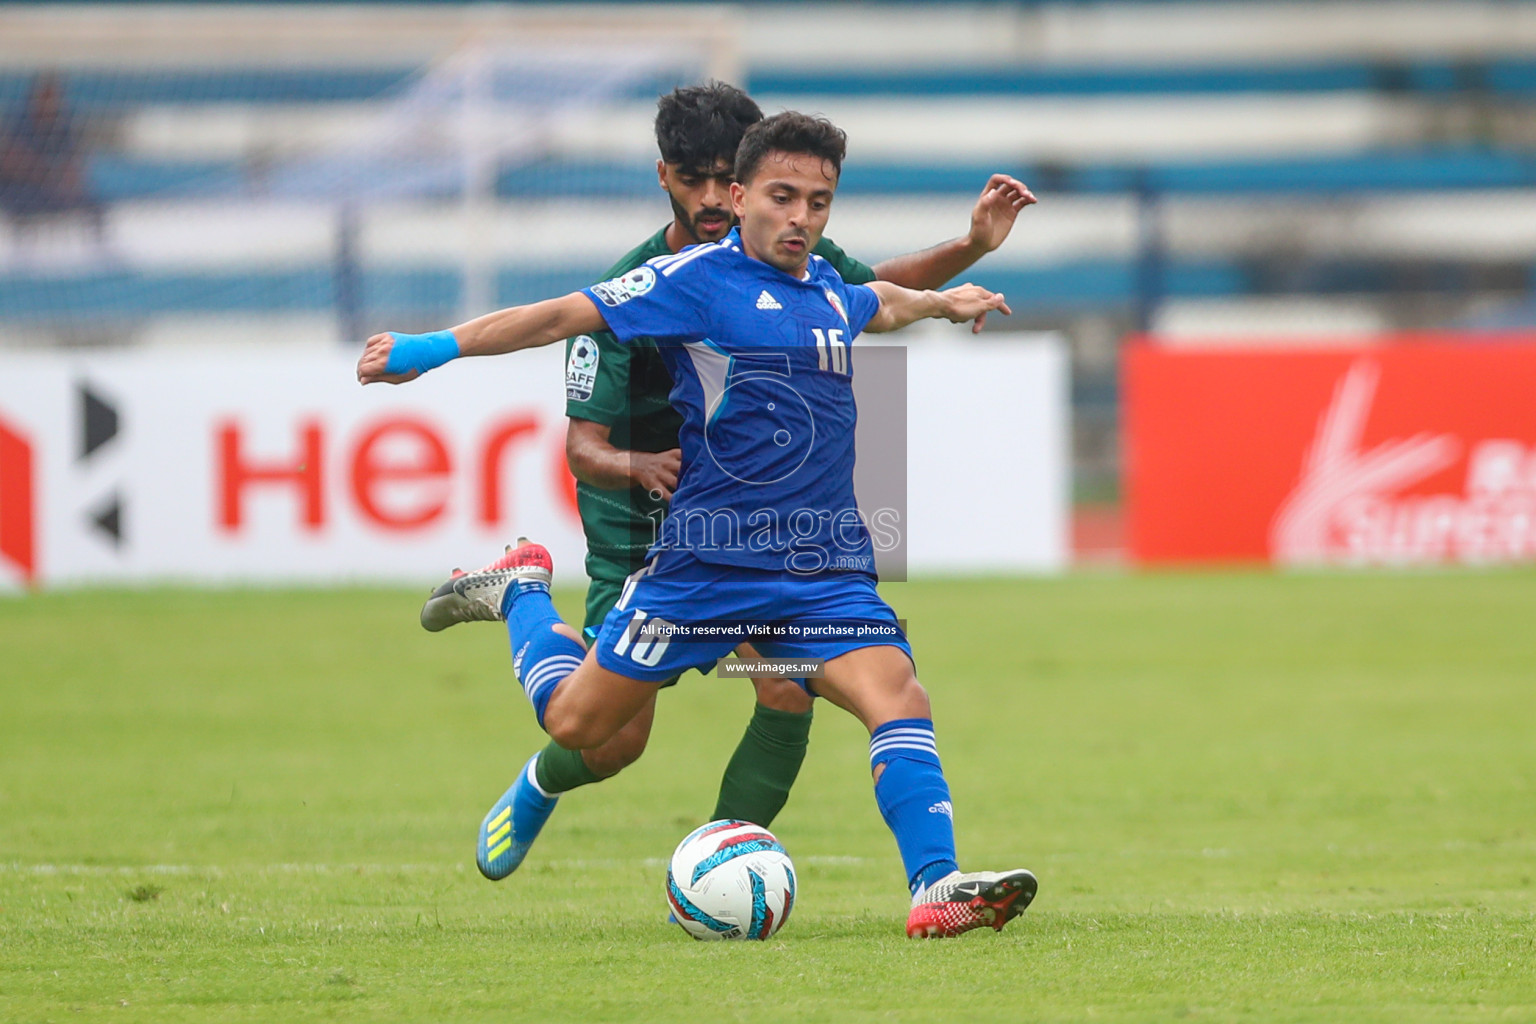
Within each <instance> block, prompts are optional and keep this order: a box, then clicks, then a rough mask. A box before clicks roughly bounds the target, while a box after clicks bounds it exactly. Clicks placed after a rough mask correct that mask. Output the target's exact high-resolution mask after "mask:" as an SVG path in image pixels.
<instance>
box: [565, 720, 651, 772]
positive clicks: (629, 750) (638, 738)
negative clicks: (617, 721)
mask: <svg viewBox="0 0 1536 1024" xmlns="http://www.w3.org/2000/svg"><path fill="white" fill-rule="evenodd" d="M647 739H649V737H648V735H646V734H643V733H637V732H634V731H632V730H622V731H620V733H619V734H618V735H617V736H615V737H614V738H613V739H611V740H609V741H608V742H607V743H604V744H603V745H602V746H600V747H597V748H596V749H594V750H587V751H584V752H583V753H582V755H581V757H582V760H583V761H585V762H586V764H587V767H588V768H590V769H591V770H592V774H593V775H596V776H597V777H598V778H600V779H606V778H610V777H612V776H614V775H617V774H619V772H621V771H623V770H624V769H625V768H628V767H629V766H630V765H632V764H634V763H635V762H636V761H638V760H640V755H641V754H643V753H645V745H646V741H647Z"/></svg>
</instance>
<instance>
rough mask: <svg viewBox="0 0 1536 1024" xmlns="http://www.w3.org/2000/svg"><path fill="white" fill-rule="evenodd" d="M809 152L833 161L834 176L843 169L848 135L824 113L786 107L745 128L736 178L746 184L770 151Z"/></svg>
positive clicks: (737, 160)
mask: <svg viewBox="0 0 1536 1024" xmlns="http://www.w3.org/2000/svg"><path fill="white" fill-rule="evenodd" d="M775 151H777V152H780V153H809V154H810V155H811V156H814V157H820V158H821V159H822V160H825V161H827V162H828V163H830V164H831V165H832V172H833V175H834V176H841V175H842V173H843V157H844V156H846V155H847V154H848V135H847V133H846V132H844V131H843V130H842V129H841V128H839V127H838V126H837V125H835V124H833V123H832V122H831V121H828V120H827V119H826V118H824V117H815V116H812V115H810V114H802V113H799V112H798V111H794V110H786V111H784V113H782V114H774V115H773V116H772V117H770V118H767V119H766V120H763V121H759V122H758V123H757V124H755V125H753V126H752V127H751V128H748V129H747V132H746V134H745V135H743V136H742V137H741V146H740V148H738V149H737V150H736V180H737V181H739V182H741V183H742V184H743V185H745V184H746V183H747V182H748V181H750V180H751V179H752V175H753V174H755V173H757V168H758V165H759V164H761V163H762V162H763V158H764V157H766V156H767V155H768V154H769V153H772V152H775Z"/></svg>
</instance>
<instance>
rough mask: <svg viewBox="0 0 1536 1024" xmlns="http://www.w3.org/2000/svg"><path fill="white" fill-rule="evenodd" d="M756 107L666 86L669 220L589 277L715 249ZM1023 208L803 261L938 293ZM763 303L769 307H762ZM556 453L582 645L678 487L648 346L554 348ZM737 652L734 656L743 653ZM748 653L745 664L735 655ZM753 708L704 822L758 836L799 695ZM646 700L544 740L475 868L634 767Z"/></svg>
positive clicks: (486, 837)
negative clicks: (580, 552)
mask: <svg viewBox="0 0 1536 1024" xmlns="http://www.w3.org/2000/svg"><path fill="white" fill-rule="evenodd" d="M762 118H763V114H762V111H761V110H760V109H758V106H757V104H756V103H754V102H753V101H752V99H751V98H750V97H749V96H747V95H746V94H745V93H744V92H742V91H741V90H739V89H737V88H735V87H734V86H730V85H726V84H724V83H721V82H710V83H708V84H707V85H702V86H693V87H689V88H683V89H677V90H674V91H673V92H672V93H669V94H668V95H666V96H663V97H661V100H660V102H659V103H658V109H657V115H656V142H657V145H658V147H659V148H660V150H661V158H660V159H659V160H658V161H657V163H656V169H657V175H658V177H659V179H660V184H661V187H662V189H663V190H664V191H666V192H667V194H668V197H669V198H670V200H671V203H672V212H673V219H672V221H671V223H669V224H668V225H667V226H666V227H664V228H662V229H661V230H660V231H658V232H656V234H654V235H652V236H651V237H650V238H648V239H646V240H645V241H644V242H642V243H641V244H640V245H638V246H636V247H635V248H634V249H632V250H630V252H628V253H626V254H625V256H624V257H623V258H622V259H620V260H619V261H618V262H617V263H615V264H614V265H613V266H612V267H610V268H609V269H608V271H607V272H606V273H605V274H604V275H603V277H602V278H601V279H600V280H608V279H611V278H616V277H619V276H620V275H622V274H625V273H627V272H629V271H631V270H634V269H635V268H636V267H639V266H640V265H641V264H643V263H645V262H646V261H647V260H650V259H653V258H655V257H657V256H667V255H671V254H672V253H675V252H677V251H678V250H680V249H682V248H684V247H685V246H689V245H694V244H696V243H700V242H714V241H718V240H720V239H721V238H723V237H725V235H726V234H727V233H728V232H729V231H730V230H731V228H732V227H734V226H735V223H736V221H735V218H734V216H733V215H732V213H731V198H730V184H731V181H732V177H733V175H732V169H733V167H734V164H735V158H736V148H737V146H738V144H739V143H740V142H741V137H742V135H743V134H744V133H745V132H746V130H747V129H748V128H749V127H751V126H752V125H754V124H756V123H757V122H758V121H761V120H762ZM1033 202H1035V197H1034V196H1033V195H1032V194H1031V193H1030V191H1029V189H1027V188H1026V187H1025V186H1024V185H1023V184H1022V183H1020V182H1019V181H1017V180H1016V179H1014V178H1011V177H1008V176H1007V175H1003V174H995V175H993V176H992V177H991V179H990V180H989V181H988V182H987V185H986V187H985V188H984V189H983V190H982V193H981V198H980V199H979V200H978V201H977V203H976V206H975V208H974V209H973V210H972V212H971V228H970V231H969V232H968V233H967V234H966V235H965V236H963V237H960V238H956V239H953V240H952V241H949V242H945V243H942V244H940V245H937V246H934V247H933V248H931V249H925V250H923V251H921V252H917V253H911V254H908V255H905V256H898V257H895V258H893V259H890V260H886V261H884V262H882V263H880V264H878V265H876V266H875V267H873V268H871V267H869V266H866V265H865V264H863V263H860V262H859V261H857V260H855V259H852V258H851V257H849V256H848V255H846V254H845V253H844V252H843V251H842V250H841V249H839V248H838V247H837V246H836V245H834V244H832V242H830V241H829V240H827V239H822V240H821V241H820V242H819V243H818V245H817V246H816V248H815V250H814V251H815V253H816V255H818V256H821V257H822V258H823V259H825V260H827V262H828V263H830V264H831V265H832V268H833V269H834V270H836V271H837V272H838V274H839V275H840V276H841V277H842V278H843V280H844V281H846V282H848V283H849V284H865V283H868V282H870V281H874V280H877V279H879V280H883V281H890V282H892V283H895V284H899V285H903V286H905V287H908V288H916V289H926V288H937V287H939V286H940V285H942V284H944V283H945V282H946V281H948V280H950V279H951V278H953V277H955V276H956V275H957V274H960V273H962V272H963V271H965V270H966V269H967V268H969V267H970V266H971V265H972V264H973V263H975V262H976V260H978V259H980V258H981V257H982V256H983V255H985V254H986V253H988V252H991V251H993V250H994V249H996V248H997V247H998V246H999V245H1001V244H1002V243H1003V241H1004V239H1006V238H1007V237H1008V233H1009V231H1011V230H1012V228H1013V223H1014V220H1015V218H1016V217H1017V216H1018V213H1019V211H1020V210H1022V209H1023V208H1024V207H1025V206H1028V205H1029V204H1031V203H1033ZM765 298H766V299H767V301H773V300H772V299H771V298H768V297H766V295H765ZM565 380H566V414H567V416H569V417H570V426H569V430H568V433H567V435H566V456H567V458H568V460H569V462H570V467H571V472H572V473H573V474H574V475H575V477H576V480H577V485H576V494H577V503H578V506H579V508H580V512H581V522H582V528H583V530H584V532H585V533H586V538H587V559H586V569H587V576H588V577H589V578H590V580H591V583H590V584H589V586H588V589H587V606H586V621H585V623H584V629H583V633H584V635H585V636H586V638H587V641H588V643H590V642H591V640H592V639H593V637H594V636H595V635H596V631H597V630H598V629H599V628H600V627H601V626H602V623H603V619H604V618H605V617H606V616H607V614H608V612H609V610H611V609H612V608H613V606H614V605H615V604H616V603H617V602H618V600H619V595H620V592H621V590H622V589H623V586H624V582H625V580H626V578H627V577H628V576H629V575H630V574H631V573H634V572H635V571H637V570H639V569H640V568H641V567H643V566H644V565H645V559H646V552H647V550H648V549H649V548H650V546H651V544H652V543H653V542H654V541H655V539H656V536H657V532H658V530H659V529H660V526H661V521H662V519H663V518H664V517H665V516H666V514H667V507H668V502H669V500H670V499H671V497H672V490H673V488H674V487H676V486H677V476H678V470H679V467H680V465H681V453H680V452H679V450H678V429H679V427H680V426H681V424H682V417H681V416H680V415H678V413H677V412H676V411H675V410H674V409H673V408H672V405H671V403H670V400H669V397H668V396H669V392H670V391H671V388H672V378H671V375H670V374H669V373H668V372H667V369H666V366H665V365H664V364H663V362H662V360H661V356H660V354H659V353H658V352H657V350H656V349H655V348H654V347H653V346H646V345H641V344H629V345H624V344H620V343H619V342H618V340H617V339H616V338H614V337H613V336H612V335H611V334H607V333H598V334H593V335H582V336H580V337H576V338H572V339H570V340H569V341H568V342H567V343H566V378H565ZM743 646H745V645H743ZM748 653H750V652H748ZM752 682H753V686H754V687H755V689H756V691H757V705H756V708H755V709H754V712H753V715H752V719H751V721H750V722H749V723H748V725H747V730H746V734H745V735H744V736H743V737H742V740H741V743H740V744H739V745H738V747H737V749H736V752H735V754H734V755H733V756H732V758H731V760H730V762H729V764H728V765H727V767H726V771H725V776H724V778H723V780H722V781H721V785H720V795H719V799H718V802H717V803H716V806H715V810H714V814H713V818H716V819H718V818H739V819H741V820H744V821H751V822H754V823H756V824H759V825H762V826H764V827H767V826H768V825H769V824H770V823H771V822H772V821H773V819H774V817H775V816H776V815H777V814H778V812H779V811H780V810H781V809H782V808H783V806H784V803H785V801H786V800H787V799H788V797H789V791H790V787H791V786H792V785H793V784H794V781H795V776H796V775H797V774H798V773H799V770H800V765H801V762H802V761H804V759H805V752H806V747H807V743H808V740H809V735H810V727H811V698H810V697H809V696H807V695H806V692H805V691H804V690H803V689H802V688H801V687H800V686H799V685H798V684H797V683H795V682H792V681H791V680H788V679H775V678H763V679H754V680H753V681H752ZM654 714H655V702H654V700H652V701H651V702H650V703H649V704H647V705H646V706H645V707H644V708H643V709H642V710H641V712H640V713H639V714H637V715H636V716H635V717H634V719H632V720H631V721H630V722H629V723H628V724H627V725H626V726H625V727H624V728H623V729H621V730H620V731H619V733H618V734H617V735H616V736H614V737H613V739H611V740H610V741H609V742H607V743H605V744H604V745H602V746H601V747H597V748H595V749H592V750H566V749H565V748H563V747H561V746H559V745H558V744H556V743H554V742H551V743H550V744H549V745H548V746H546V747H545V748H544V749H543V750H542V751H540V752H539V753H537V754H535V755H534V756H533V758H531V759H530V760H529V761H528V763H527V764H526V765H524V767H523V770H522V771H521V772H519V774H518V777H517V781H516V782H514V783H513V785H512V787H511V788H510V789H509V790H508V791H507V792H506V794H505V795H504V796H503V797H502V798H501V799H500V800H499V801H497V802H496V804H495V805H494V806H493V807H492V808H491V811H490V813H489V814H487V815H486V817H485V820H484V822H483V823H482V824H481V828H480V834H479V840H478V843H477V849H476V858H475V860H476V863H477V864H478V865H479V868H480V871H481V873H482V874H484V875H485V876H486V877H487V878H490V879H501V878H505V877H506V876H507V875H509V874H511V873H512V872H513V871H515V870H516V869H517V867H518V865H519V864H521V863H522V861H523V858H524V856H525V855H526V854H527V852H528V848H529V847H530V846H531V845H532V843H533V841H534V839H535V838H537V836H538V834H539V831H540V830H541V829H542V828H543V826H544V823H545V822H546V821H547V820H548V818H549V815H550V813H551V812H552V811H553V810H554V807H555V802H556V800H557V799H558V798H559V795H560V794H561V793H564V792H568V791H569V790H572V789H575V788H577V787H579V786H584V785H587V784H589V783H593V782H598V781H600V780H602V779H605V778H608V777H609V776H612V775H614V774H616V773H617V772H619V771H620V770H622V769H623V768H625V767H626V766H627V765H630V764H632V763H634V761H635V760H636V759H637V758H639V756H640V755H641V754H642V753H643V752H644V750H645V746H646V742H647V741H648V739H649V738H650V732H651V722H652V719H653V716H654Z"/></svg>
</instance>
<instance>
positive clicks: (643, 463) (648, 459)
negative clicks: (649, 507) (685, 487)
mask: <svg viewBox="0 0 1536 1024" xmlns="http://www.w3.org/2000/svg"><path fill="white" fill-rule="evenodd" d="M629 460H630V461H629V466H630V469H629V471H630V476H631V477H633V478H634V481H635V485H636V486H637V487H642V488H644V489H645V490H646V492H647V493H649V494H650V496H651V498H652V499H653V500H656V501H671V500H672V492H673V491H675V490H677V474H678V473H680V472H682V468H683V451H682V449H681V448H671V449H668V450H667V451H664V452H631V453H630V456H629Z"/></svg>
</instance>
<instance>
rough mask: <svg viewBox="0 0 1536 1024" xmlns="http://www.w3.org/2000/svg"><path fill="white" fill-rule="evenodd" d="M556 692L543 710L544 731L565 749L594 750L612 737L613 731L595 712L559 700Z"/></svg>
mask: <svg viewBox="0 0 1536 1024" xmlns="http://www.w3.org/2000/svg"><path fill="white" fill-rule="evenodd" d="M560 696H561V695H560V694H559V693H558V692H557V693H556V694H555V695H554V697H552V698H550V701H549V705H548V707H546V708H545V710H544V731H545V732H547V733H548V734H549V738H550V739H552V740H554V741H555V742H556V743H558V744H560V746H562V747H564V748H565V749H566V750H594V749H596V748H598V747H601V746H602V745H603V744H605V743H607V742H608V741H609V740H610V739H612V738H613V731H612V729H611V727H609V726H608V725H607V724H606V723H605V722H603V721H602V719H601V718H600V717H599V716H597V715H596V714H592V713H589V712H584V711H582V710H581V709H580V708H576V707H572V706H570V705H569V704H568V703H567V702H564V701H561V700H560V699H559V698H560Z"/></svg>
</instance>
